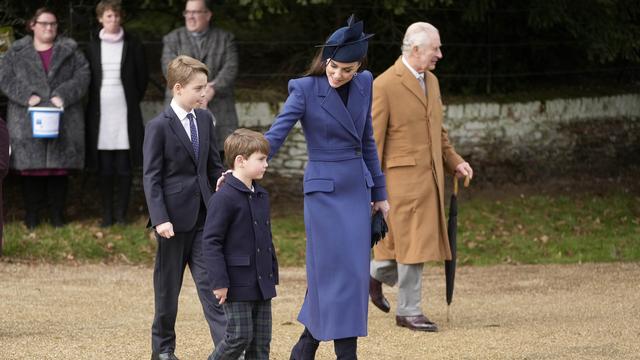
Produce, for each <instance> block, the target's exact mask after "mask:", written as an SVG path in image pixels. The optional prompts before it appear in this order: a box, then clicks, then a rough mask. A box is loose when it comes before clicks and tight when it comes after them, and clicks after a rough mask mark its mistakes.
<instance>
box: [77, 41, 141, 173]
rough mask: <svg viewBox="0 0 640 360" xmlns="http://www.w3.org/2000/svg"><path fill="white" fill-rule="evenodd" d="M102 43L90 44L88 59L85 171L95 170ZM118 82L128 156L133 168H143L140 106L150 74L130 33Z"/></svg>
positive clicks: (92, 42) (124, 47) (123, 50)
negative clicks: (121, 90) (123, 105)
mask: <svg viewBox="0 0 640 360" xmlns="http://www.w3.org/2000/svg"><path fill="white" fill-rule="evenodd" d="M100 45H101V40H100V38H98V37H97V36H96V37H95V38H94V39H93V40H92V41H91V42H90V43H89V48H88V49H87V59H88V60H89V65H90V68H91V85H90V86H89V102H88V103H87V113H86V116H87V168H89V169H90V170H97V167H98V133H99V131H100V88H101V87H102V53H101V49H100V47H101V46H100ZM120 80H121V81H122V87H123V88H124V97H125V99H126V101H127V131H128V134H129V156H130V158H131V165H132V166H133V167H140V166H142V139H143V138H144V122H143V119H142V112H141V111H140V102H141V101H142V99H143V98H144V93H145V91H146V89H147V83H148V82H149V71H148V68H147V62H146V60H145V55H144V48H143V47H142V43H141V42H140V40H138V39H137V38H136V37H135V36H133V35H131V34H130V33H129V32H126V31H125V33H124V44H123V47H122V61H121V63H120Z"/></svg>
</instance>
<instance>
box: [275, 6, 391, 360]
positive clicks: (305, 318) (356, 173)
mask: <svg viewBox="0 0 640 360" xmlns="http://www.w3.org/2000/svg"><path fill="white" fill-rule="evenodd" d="M371 36H372V35H367V34H364V33H363V24H362V22H355V21H354V18H353V16H351V18H349V21H348V26H346V27H342V28H340V29H338V30H336V31H335V32H334V33H333V34H332V35H331V36H330V37H329V39H328V40H327V42H326V43H325V44H324V46H323V49H322V51H321V52H320V53H319V54H318V56H317V57H316V58H315V60H314V62H313V64H312V65H311V68H310V70H309V71H308V73H307V76H305V77H303V78H300V79H295V80H291V81H290V82H289V97H288V98H287V101H286V102H285V104H284V107H283V109H282V112H281V113H280V114H279V115H278V116H277V118H276V119H275V121H274V123H273V125H272V126H271V128H270V129H269V131H268V132H267V133H266V134H265V136H266V138H267V139H268V140H269V143H270V145H271V156H273V155H274V154H275V153H276V152H277V151H278V149H279V148H280V146H281V145H282V143H283V142H284V141H285V138H286V137H287V135H288V134H289V131H290V130H291V128H293V126H294V125H295V124H296V122H297V121H298V120H300V122H301V124H302V128H303V130H304V135H305V137H306V142H307V152H308V156H309V161H308V163H307V167H306V170H305V174H304V185H303V188H304V219H305V228H306V233H307V249H306V266H307V287H308V288H307V294H306V296H305V299H304V304H303V305H302V309H301V310H300V314H299V315H298V320H299V321H300V322H301V323H302V324H304V325H305V330H304V332H303V334H302V336H301V337H300V340H299V341H298V343H297V344H296V345H295V346H294V347H293V350H292V353H291V359H296V360H299V359H305V360H306V359H313V358H314V357H315V352H316V349H317V347H318V344H319V341H328V340H334V347H335V352H336V355H337V358H338V359H356V347H357V337H358V336H366V335H367V306H368V294H369V293H368V284H369V254H370V241H371V213H372V211H378V210H381V211H383V212H384V213H385V215H386V212H387V211H388V209H389V205H388V203H387V201H386V190H385V180H384V175H383V174H382V172H381V170H380V163H379V161H378V155H377V153H376V145H375V142H374V139H373V130H372V125H371V88H372V81H373V77H372V75H371V73H370V72H368V71H362V72H358V69H359V67H360V65H361V64H362V61H363V60H364V59H365V57H366V53H367V39H368V38H370V37H371ZM372 204H373V205H372Z"/></svg>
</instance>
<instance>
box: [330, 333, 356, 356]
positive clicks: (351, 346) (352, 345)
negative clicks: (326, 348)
mask: <svg viewBox="0 0 640 360" xmlns="http://www.w3.org/2000/svg"><path fill="white" fill-rule="evenodd" d="M333 348H334V351H335V353H336V360H358V355H357V353H358V351H357V350H358V338H357V337H350V338H344V339H336V340H334V341H333Z"/></svg>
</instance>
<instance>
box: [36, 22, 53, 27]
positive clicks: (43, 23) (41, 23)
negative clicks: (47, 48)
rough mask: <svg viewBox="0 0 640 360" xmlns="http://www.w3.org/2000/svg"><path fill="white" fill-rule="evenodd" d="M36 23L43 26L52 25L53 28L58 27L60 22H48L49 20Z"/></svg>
mask: <svg viewBox="0 0 640 360" xmlns="http://www.w3.org/2000/svg"><path fill="white" fill-rule="evenodd" d="M36 24H38V25H40V26H42V27H45V28H46V27H48V26H51V27H52V28H55V27H58V23H57V22H48V21H36Z"/></svg>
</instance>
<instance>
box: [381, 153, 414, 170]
mask: <svg viewBox="0 0 640 360" xmlns="http://www.w3.org/2000/svg"><path fill="white" fill-rule="evenodd" d="M386 165H387V168H392V167H397V166H415V165H416V159H414V158H413V157H411V156H400V157H394V158H389V159H387V160H386Z"/></svg>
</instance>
